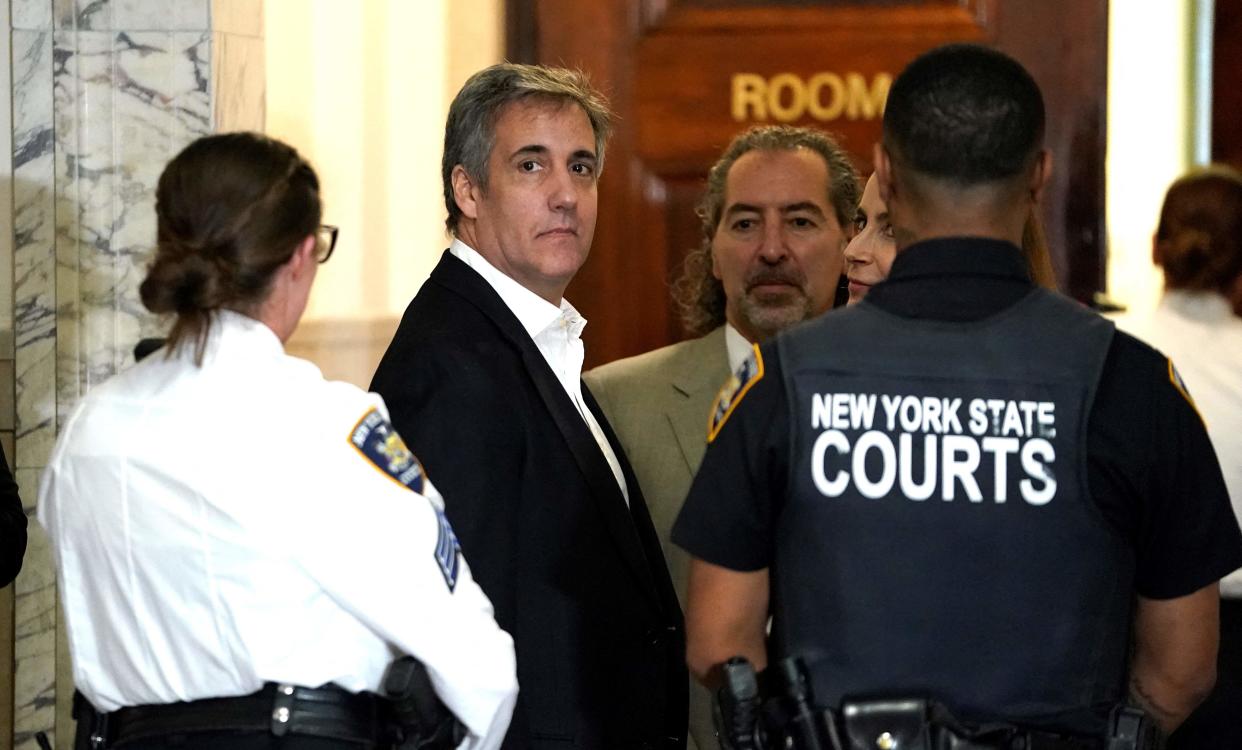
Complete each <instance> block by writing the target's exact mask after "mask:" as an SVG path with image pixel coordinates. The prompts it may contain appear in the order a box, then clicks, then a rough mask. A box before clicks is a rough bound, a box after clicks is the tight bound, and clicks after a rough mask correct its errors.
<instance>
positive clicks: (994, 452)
mask: <svg viewBox="0 0 1242 750" xmlns="http://www.w3.org/2000/svg"><path fill="white" fill-rule="evenodd" d="M1043 132H1044V108H1043V101H1042V97H1041V94H1040V92H1039V88H1038V87H1037V85H1036V84H1035V82H1034V80H1033V79H1032V78H1031V77H1030V75H1029V74H1028V73H1027V72H1026V71H1025V70H1024V69H1023V68H1022V67H1021V66H1020V65H1019V64H1018V63H1017V62H1015V61H1013V60H1011V59H1010V58H1008V57H1005V56H1004V55H1002V54H1000V53H998V52H995V51H991V50H988V49H985V48H981V47H975V46H960V45H959V46H950V47H944V48H940V49H937V50H933V51H932V52H929V53H927V54H926V55H924V56H922V57H920V58H919V59H918V60H916V61H915V62H914V63H912V64H911V65H910V67H909V68H907V70H906V71H905V72H904V73H902V75H901V76H900V77H899V78H898V79H897V80H896V81H895V82H894V84H893V86H892V89H891V91H890V93H889V98H888V103H887V107H886V111H885V115H884V134H883V141H882V143H881V144H878V145H877V146H876V150H875V163H876V174H877V177H878V180H879V185H880V191H881V195H882V197H883V199H884V201H885V202H886V203H887V205H888V208H889V214H890V219H891V222H892V225H893V227H894V231H895V236H896V242H897V246H898V255H897V258H896V260H895V262H894V264H893V266H892V271H891V275H890V277H889V279H888V280H887V281H886V282H885V283H883V284H880V285H879V286H877V287H875V288H874V289H873V290H872V292H871V293H870V295H869V296H867V298H866V299H865V301H863V302H862V303H860V304H858V305H856V306H854V307H852V308H848V309H845V310H838V311H834V312H831V313H829V314H828V315H826V316H824V317H822V318H820V319H818V320H816V321H813V322H811V323H809V324H806V325H804V326H802V327H799V328H797V329H794V330H793V331H791V332H788V333H787V334H783V335H782V336H780V337H778V338H777V339H776V340H775V341H773V342H770V343H767V344H765V345H764V346H762V347H756V349H755V353H754V355H753V357H752V359H751V361H750V362H749V363H748V364H747V365H746V366H744V367H743V368H742V371H741V372H739V373H738V375H737V377H736V378H735V379H734V380H733V381H732V382H733V385H732V388H731V390H730V389H728V387H727V389H726V391H725V392H722V394H721V397H720V399H719V402H718V404H717V408H716V410H715V416H714V420H715V423H716V424H714V425H713V429H712V433H713V434H714V438H713V440H712V442H711V444H710V445H709V446H708V450H707V454H706V456H705V458H704V461H703V464H702V467H701V468H700V470H699V473H698V476H697V478H696V479H695V482H694V485H693V488H692V490H691V492H690V496H689V498H688V500H687V502H686V505H685V508H684V510H683V511H682V513H681V516H680V517H679V518H678V521H677V523H676V525H675V527H674V530H673V540H674V541H675V542H676V543H677V544H679V545H681V546H682V547H684V548H686V549H687V550H688V551H689V552H690V554H691V555H692V556H693V558H694V560H693V562H692V565H691V571H690V582H689V591H688V607H687V613H686V621H687V632H688V638H689V644H688V659H689V662H690V666H691V669H692V671H694V672H695V673H696V674H697V676H698V677H699V678H700V679H701V680H704V681H705V682H707V683H708V684H709V686H710V685H711V684H712V683H713V682H714V681H718V679H719V678H718V669H717V667H718V666H719V665H720V664H721V663H722V662H724V661H725V660H726V659H728V658H729V657H732V656H734V655H742V656H745V657H748V658H749V659H750V660H751V661H752V662H754V663H755V665H756V666H757V667H763V666H764V665H765V664H766V663H768V661H769V660H771V661H772V662H776V661H777V660H780V659H784V658H786V657H791V656H798V657H800V658H801V659H802V662H803V663H804V665H805V669H806V674H807V677H808V683H809V687H810V693H811V694H812V695H813V697H814V700H815V704H816V705H817V706H818V707H820V708H831V709H836V708H838V707H839V706H841V704H842V702H843V701H846V700H852V699H854V698H859V697H876V696H890V697H904V696H918V697H921V698H925V699H929V700H931V701H934V702H935V705H937V706H940V707H943V710H944V711H947V712H948V713H944V714H937V715H943V716H948V715H949V714H951V715H952V717H954V718H953V722H954V723H955V725H958V726H962V727H965V729H964V730H963V731H964V732H966V733H969V732H970V731H972V730H971V728H972V727H973V728H976V729H977V728H978V727H979V726H980V725H985V724H988V725H994V724H997V723H1000V724H1004V725H1006V726H1007V727H1009V729H1010V730H1011V731H1008V734H1005V736H1007V737H1010V738H1011V739H1010V740H1007V741H1010V742H1012V741H1018V740H1013V739H1012V738H1013V737H1015V736H1019V735H1021V733H1022V732H1027V733H1030V736H1038V737H1040V738H1042V739H1045V740H1046V739H1047V738H1048V737H1049V736H1053V735H1055V736H1056V737H1074V738H1086V739H1090V738H1100V737H1103V736H1105V735H1106V734H1107V732H1108V731H1109V722H1110V715H1112V714H1113V711H1114V709H1115V708H1116V707H1117V706H1118V705H1119V704H1123V703H1126V702H1127V700H1129V701H1131V702H1133V703H1134V704H1136V705H1138V706H1140V707H1141V708H1142V709H1143V710H1144V711H1145V712H1146V713H1147V714H1148V715H1149V716H1150V717H1152V718H1153V719H1154V720H1155V722H1156V723H1157V724H1159V726H1160V727H1161V728H1162V729H1163V730H1165V731H1169V730H1171V729H1172V728H1173V727H1175V726H1176V725H1177V724H1178V723H1179V722H1181V721H1182V719H1184V718H1185V717H1186V715H1187V714H1189V713H1190V711H1191V710H1192V709H1193V708H1194V706H1195V705H1196V704H1197V703H1198V702H1199V701H1200V700H1201V699H1202V697H1203V696H1204V695H1205V694H1206V693H1207V692H1208V691H1209V690H1210V688H1211V686H1212V682H1213V679H1214V676H1213V663H1214V658H1215V653H1216V643H1217V635H1218V634H1217V613H1216V612H1217V598H1218V594H1217V589H1218V581H1219V579H1220V578H1221V577H1222V576H1224V575H1226V574H1228V573H1229V572H1230V571H1232V570H1234V569H1235V568H1237V567H1239V566H1240V565H1242V535H1240V533H1239V529H1238V526H1237V523H1236V521H1235V520H1234V519H1233V517H1232V513H1231V509H1230V506H1229V502H1228V497H1227V495H1226V492H1225V488H1224V485H1223V481H1222V479H1221V472H1220V468H1219V466H1218V465H1217V462H1216V459H1215V457H1214V454H1213V452H1212V448H1211V446H1210V444H1209V442H1208V438H1207V435H1206V433H1205V431H1204V428H1203V424H1202V422H1201V421H1200V419H1199V417H1198V415H1197V413H1196V412H1195V409H1194V405H1193V402H1192V401H1191V399H1190V396H1189V395H1188V394H1187V393H1186V391H1185V389H1184V388H1183V387H1182V385H1181V383H1180V381H1179V379H1178V377H1177V374H1176V370H1175V369H1174V368H1173V365H1172V363H1171V362H1170V361H1169V360H1168V359H1166V358H1165V357H1164V356H1162V355H1161V354H1159V353H1158V352H1156V351H1155V350H1153V349H1151V348H1150V347H1148V346H1146V345H1144V344H1142V343H1140V342H1139V341H1138V340H1136V339H1134V338H1132V337H1130V336H1128V335H1126V334H1123V333H1119V332H1116V331H1115V330H1114V328H1113V326H1112V324H1111V323H1110V322H1108V321H1106V320H1104V319H1102V318H1100V317H1098V316H1096V315H1095V314H1093V313H1092V312H1090V311H1088V310H1086V309H1085V308H1082V307H1080V306H1079V305H1077V304H1075V303H1073V302H1071V301H1069V300H1066V299H1064V298H1062V297H1060V296H1058V295H1056V294H1054V293H1051V292H1047V291H1043V290H1041V289H1039V288H1037V287H1036V286H1035V285H1034V284H1032V282H1031V280H1030V278H1029V275H1028V273H1027V271H1026V265H1025V263H1024V262H1023V258H1022V254H1021V251H1020V250H1019V249H1018V245H1019V243H1020V241H1021V238H1022V230H1023V224H1024V222H1025V221H1026V219H1027V217H1028V216H1030V214H1031V213H1032V211H1034V210H1037V203H1038V201H1039V198H1040V195H1041V192H1042V190H1043V188H1044V185H1045V184H1046V181H1047V179H1048V176H1049V174H1050V169H1051V161H1050V157H1049V153H1048V152H1047V151H1046V150H1044V148H1043ZM769 612H770V613H771V617H772V622H771V636H770V638H765V629H766V625H767V619H768V615H769ZM1127 685H1128V688H1127ZM941 710H942V709H937V711H941ZM933 713H934V712H933ZM945 721H946V722H947V721H949V720H948V719H945ZM1015 732H1016V733H1018V734H1016V735H1015V734H1014V733H1015ZM997 736H999V735H997ZM875 741H876V742H877V743H878V746H879V747H893V746H896V745H894V744H892V743H893V742H894V740H893V739H892V737H885V736H884V735H878V737H877V738H876V740H875ZM886 741H887V743H888V744H886ZM1024 741H1025V740H1024ZM976 746H978V747H1011V746H1014V745H1012V744H994V745H989V744H981V745H971V747H976ZM1023 746H1025V745H1023ZM1038 746H1040V747H1043V746H1044V745H1038ZM1048 746H1049V747H1061V746H1075V747H1078V746H1082V745H1055V744H1053V745H1048ZM1087 746H1095V745H1087Z"/></svg>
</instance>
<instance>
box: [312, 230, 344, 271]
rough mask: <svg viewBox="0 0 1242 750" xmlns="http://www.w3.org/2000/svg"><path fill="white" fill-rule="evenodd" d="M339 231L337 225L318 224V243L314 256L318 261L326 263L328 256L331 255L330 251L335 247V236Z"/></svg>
mask: <svg viewBox="0 0 1242 750" xmlns="http://www.w3.org/2000/svg"><path fill="white" fill-rule="evenodd" d="M340 232H341V230H340V228H339V227H334V226H332V225H331V224H320V225H319V244H318V246H317V247H316V248H315V257H316V259H317V260H318V261H319V262H320V263H327V262H328V258H331V257H332V251H333V250H335V249H336V236H337V235H338V234H340Z"/></svg>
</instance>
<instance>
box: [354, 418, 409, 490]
mask: <svg viewBox="0 0 1242 750" xmlns="http://www.w3.org/2000/svg"><path fill="white" fill-rule="evenodd" d="M349 442H350V443H351V444H352V445H353V446H354V448H356V449H357V450H358V452H359V453H361V454H362V456H363V458H365V459H367V460H368V461H370V462H371V463H372V464H374V465H375V467H376V468H377V469H379V470H380V471H382V472H384V473H385V474H387V475H388V476H389V477H391V478H392V479H393V480H394V481H396V482H397V483H398V484H400V485H402V486H404V487H407V488H409V489H411V490H413V491H415V492H417V493H419V494H422V492H423V488H424V485H425V478H426V473H425V472H424V471H423V465H422V464H421V463H419V461H418V458H416V457H415V456H414V454H413V453H412V452H411V451H410V449H409V448H408V447H406V445H405V441H404V440H402V439H401V436H400V435H398V434H397V431H396V430H394V429H393V428H392V425H391V424H390V423H389V422H388V420H387V419H385V418H384V416H383V415H382V414H380V413H379V410H378V409H375V408H372V409H370V410H369V411H367V413H366V414H363V415H362V419H360V420H358V424H356V425H354V429H353V430H352V431H351V432H350V435H349Z"/></svg>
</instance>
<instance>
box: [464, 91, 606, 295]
mask: <svg viewBox="0 0 1242 750" xmlns="http://www.w3.org/2000/svg"><path fill="white" fill-rule="evenodd" d="M487 168H488V184H487V189H486V190H482V189H480V188H479V187H478V186H474V187H472V188H471V197H472V198H473V201H467V202H466V203H467V205H462V202H461V201H460V200H459V201H458V204H459V205H461V208H462V212H463V214H465V215H466V216H467V217H468V218H471V219H474V222H473V227H472V228H469V229H468V231H465V232H460V234H461V236H462V240H463V241H465V242H466V243H467V244H469V245H471V246H472V247H474V249H475V250H477V251H478V252H479V253H480V254H482V255H483V257H485V258H486V259H487V260H488V262H489V263H491V264H492V265H493V266H495V267H496V268H497V269H499V270H500V271H502V272H503V273H505V274H506V275H508V276H509V277H511V278H512V279H514V280H515V281H517V282H518V283H519V284H521V285H522V286H524V287H526V288H527V289H529V290H531V291H532V292H534V293H536V294H538V295H539V296H541V297H543V298H544V299H546V300H548V301H549V302H551V303H552V304H559V303H560V300H561V296H562V295H563V294H564V292H565V287H566V286H568V284H569V282H570V280H571V279H573V277H574V274H575V273H577V272H578V269H579V268H580V267H582V264H583V263H584V262H585V261H586V258H587V253H588V252H589V251H590V249H591V237H592V236H593V235H594V233H595V213H596V173H597V171H598V160H597V157H596V153H595V134H594V132H593V131H592V130H591V123H590V121H589V120H588V119H587V116H586V113H585V112H583V111H582V108H581V107H578V106H577V105H575V104H559V103H548V102H537V101H518V102H514V103H512V104H509V105H506V106H505V107H504V109H502V110H501V112H500V117H499V118H497V120H496V138H495V142H494V143H493V145H492V153H491V156H490V158H489V159H488V166H487ZM472 213H473V215H471V214H472Z"/></svg>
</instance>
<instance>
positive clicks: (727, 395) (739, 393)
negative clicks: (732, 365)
mask: <svg viewBox="0 0 1242 750" xmlns="http://www.w3.org/2000/svg"><path fill="white" fill-rule="evenodd" d="M762 379H763V355H762V354H760V353H759V345H758V344H751V355H750V356H749V357H747V358H746V359H745V360H744V361H743V362H742V364H741V365H739V366H738V368H737V372H735V373H733V374H732V375H730V376H729V380H728V381H726V382H725V384H724V385H723V386H721V388H720V392H719V393H717V394H716V401H715V403H713V404H712V411H711V416H710V417H709V419H708V421H707V442H709V443H710V442H712V441H713V440H715V439H716V436H717V435H719V434H720V429H721V428H722V427H724V424H725V422H726V421H728V419H729V416H730V415H732V414H733V410H734V409H736V408H737V405H738V404H739V403H741V401H742V397H743V396H745V395H746V392H747V391H749V390H750V389H751V387H752V386H754V384H755V383H758V382H759V381H760V380H762Z"/></svg>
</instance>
